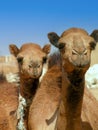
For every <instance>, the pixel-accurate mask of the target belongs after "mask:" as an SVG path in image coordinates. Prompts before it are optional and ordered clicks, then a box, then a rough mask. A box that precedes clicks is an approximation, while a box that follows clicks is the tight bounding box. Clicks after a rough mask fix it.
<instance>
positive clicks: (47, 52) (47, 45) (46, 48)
mask: <svg viewBox="0 0 98 130" xmlns="http://www.w3.org/2000/svg"><path fill="white" fill-rule="evenodd" d="M42 50H43V52H44V53H46V54H49V53H50V50H51V45H50V44H46V45H45V46H44V47H43V48H42Z"/></svg>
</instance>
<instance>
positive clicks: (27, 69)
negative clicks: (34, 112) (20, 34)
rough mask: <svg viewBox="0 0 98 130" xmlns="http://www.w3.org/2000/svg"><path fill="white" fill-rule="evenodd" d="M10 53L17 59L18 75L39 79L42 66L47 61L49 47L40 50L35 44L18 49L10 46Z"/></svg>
mask: <svg viewBox="0 0 98 130" xmlns="http://www.w3.org/2000/svg"><path fill="white" fill-rule="evenodd" d="M9 47H10V52H11V54H13V55H14V56H16V57H17V60H18V64H19V68H20V73H21V74H22V75H23V76H24V77H26V78H39V77H40V76H41V74H42V71H43V64H44V63H45V62H46V61H47V54H48V53H49V51H50V45H49V44H47V45H45V46H44V47H43V48H41V47H40V46H39V45H37V44H33V43H28V44H24V45H22V47H21V48H20V49H18V48H17V46H16V45H10V46H9Z"/></svg>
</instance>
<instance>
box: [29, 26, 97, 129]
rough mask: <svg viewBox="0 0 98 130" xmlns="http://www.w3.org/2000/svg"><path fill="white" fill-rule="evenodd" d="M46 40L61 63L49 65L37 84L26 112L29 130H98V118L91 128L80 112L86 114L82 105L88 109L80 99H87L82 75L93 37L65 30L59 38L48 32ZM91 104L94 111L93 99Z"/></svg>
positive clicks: (92, 43) (86, 66)
mask: <svg viewBox="0 0 98 130" xmlns="http://www.w3.org/2000/svg"><path fill="white" fill-rule="evenodd" d="M48 38H49V40H50V42H51V44H53V45H54V46H55V47H57V48H58V49H59V52H60V57H61V64H60V65H58V64H57V63H59V62H58V61H57V63H55V64H54V65H53V64H52V66H51V67H50V68H49V70H48V71H47V73H46V74H45V75H44V77H43V79H42V81H41V83H40V87H39V88H38V90H37V92H36V95H35V97H34V99H33V102H32V103H31V106H30V110H29V118H28V119H29V121H28V126H29V130H92V128H93V129H94V130H97V129H98V127H97V126H96V127H97V128H96V127H95V126H94V125H96V122H97V120H98V116H97V117H96V119H95V120H94V121H93V125H92V124H89V120H87V119H86V116H85V117H84V115H82V119H83V120H85V121H88V122H87V123H85V124H87V125H86V126H85V125H84V123H83V122H82V121H81V112H82V111H83V114H84V113H85V112H84V109H82V105H84V106H85V105H86V107H87V101H85V102H84V103H83V96H84V97H86V98H84V99H85V100H86V99H89V96H88V95H89V94H88V93H86V94H85V93H84V88H85V73H86V71H87V70H88V68H89V66H90V58H91V51H92V50H94V49H95V46H96V42H97V40H96V38H95V37H92V36H90V35H89V34H88V33H87V32H86V31H85V30H84V29H79V28H71V29H68V30H66V31H65V32H63V33H62V35H61V36H58V35H57V34H56V33H54V32H51V33H49V34H48ZM51 59H52V58H51ZM52 61H53V60H52ZM90 95H91V94H90ZM91 96H92V95H91ZM91 101H92V103H91V105H94V103H96V105H95V107H96V108H97V107H98V102H97V101H96V100H95V99H94V103H93V98H92V100H91ZM89 106H90V105H89ZM84 108H85V107H84ZM86 109H87V108H86ZM89 112H90V110H89ZM89 112H88V113H89ZM93 112H94V111H93ZM96 112H98V110H96V111H95V113H96ZM35 113H36V114H35ZM89 114H90V113H89ZM92 116H93V114H92ZM84 118H85V119H84ZM91 118H92V117H90V119H91ZM88 119H89V117H88ZM93 119H94V118H93ZM90 123H91V122H90ZM90 125H92V126H90Z"/></svg>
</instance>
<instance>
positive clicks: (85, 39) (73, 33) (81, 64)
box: [48, 28, 96, 71]
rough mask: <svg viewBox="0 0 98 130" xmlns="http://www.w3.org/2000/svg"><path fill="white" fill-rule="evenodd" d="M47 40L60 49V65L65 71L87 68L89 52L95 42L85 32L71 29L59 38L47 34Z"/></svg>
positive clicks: (52, 34) (93, 47)
mask: <svg viewBox="0 0 98 130" xmlns="http://www.w3.org/2000/svg"><path fill="white" fill-rule="evenodd" d="M48 38H49V40H50V42H51V43H52V44H53V45H54V46H56V47H58V48H59V49H60V52H61V55H62V58H63V59H62V65H63V66H64V68H65V69H66V70H67V71H72V70H73V69H74V68H79V69H80V68H81V69H82V68H88V67H89V65H90V58H91V51H92V50H93V49H95V46H96V41H95V39H94V38H93V37H91V36H90V35H88V33H87V32H86V31H85V30H83V29H78V28H71V29H69V30H67V31H65V32H63V34H62V35H61V36H60V37H59V36H58V35H57V34H56V33H49V34H48Z"/></svg>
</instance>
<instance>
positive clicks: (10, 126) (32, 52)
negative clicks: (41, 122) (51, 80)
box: [0, 43, 50, 130]
mask: <svg viewBox="0 0 98 130" xmlns="http://www.w3.org/2000/svg"><path fill="white" fill-rule="evenodd" d="M9 49H10V52H11V54H13V55H14V56H15V57H16V58H17V60H18V64H19V76H20V87H19V88H18V87H16V86H14V87H13V85H12V84H9V83H7V82H3V83H2V84H0V93H1V94H0V101H1V102H0V111H1V112H2V113H5V116H3V115H2V114H1V115H0V128H1V129H2V130H16V127H17V129H18V130H25V129H27V125H26V121H27V115H28V109H29V105H30V102H31V101H32V98H33V97H34V95H35V92H36V89H37V88H38V85H39V78H41V79H42V76H43V75H44V73H46V71H47V69H48V63H47V61H48V56H47V55H48V53H49V52H50V45H49V44H47V45H45V46H44V47H43V48H41V47H40V46H39V45H37V44H34V43H26V44H23V45H22V46H21V48H20V49H19V48H18V47H17V46H16V45H14V44H11V45H10V46H9ZM41 79H40V80H41ZM4 86H5V87H4ZM6 88H7V89H6ZM11 88H12V89H11ZM10 89H11V91H10ZM5 90H6V91H5ZM3 91H5V93H3ZM4 97H5V98H4ZM18 97H19V106H18ZM3 100H4V101H3ZM20 102H21V103H20ZM4 104H5V105H6V107H4ZM24 105H25V106H24ZM3 108H4V109H3ZM17 109H18V111H17ZM22 109H23V110H22ZM16 111H17V115H16ZM21 113H22V114H24V115H21ZM10 118H11V119H14V120H15V121H14V120H11V119H10ZM17 118H18V120H17ZM24 121H25V123H24ZM24 124H25V125H24Z"/></svg>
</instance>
